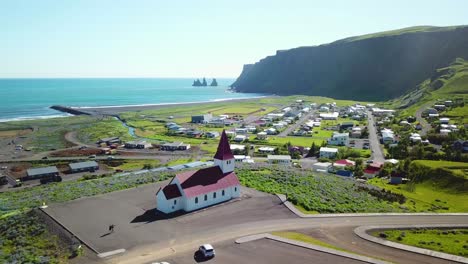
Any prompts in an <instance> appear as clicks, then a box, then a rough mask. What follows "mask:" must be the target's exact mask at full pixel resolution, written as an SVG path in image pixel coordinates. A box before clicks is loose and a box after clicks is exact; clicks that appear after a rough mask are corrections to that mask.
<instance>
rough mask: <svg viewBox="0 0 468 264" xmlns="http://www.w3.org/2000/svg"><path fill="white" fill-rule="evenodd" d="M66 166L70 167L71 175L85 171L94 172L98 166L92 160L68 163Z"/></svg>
mask: <svg viewBox="0 0 468 264" xmlns="http://www.w3.org/2000/svg"><path fill="white" fill-rule="evenodd" d="M68 166H69V167H70V172H71V173H77V172H85V171H89V172H95V171H97V170H99V164H98V163H97V162H96V161H94V160H90V161H85V162H76V163H70V164H68Z"/></svg>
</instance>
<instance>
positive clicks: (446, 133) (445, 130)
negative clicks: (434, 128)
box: [440, 129, 452, 136]
mask: <svg viewBox="0 0 468 264" xmlns="http://www.w3.org/2000/svg"><path fill="white" fill-rule="evenodd" d="M450 132H452V131H451V130H450V129H441V130H440V134H441V135H443V136H447V135H448V134H449V133H450Z"/></svg>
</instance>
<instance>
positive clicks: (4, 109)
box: [0, 78, 264, 122]
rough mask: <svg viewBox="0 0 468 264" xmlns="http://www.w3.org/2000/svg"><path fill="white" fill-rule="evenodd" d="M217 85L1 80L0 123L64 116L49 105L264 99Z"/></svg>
mask: <svg viewBox="0 0 468 264" xmlns="http://www.w3.org/2000/svg"><path fill="white" fill-rule="evenodd" d="M217 81H218V86H217V87H210V86H207V87H192V82H193V79H189V78H87V79H0V98H1V102H2V103H1V104H0V122H5V121H12V120H27V119H40V118H51V117H58V116H66V115H67V114H64V113H61V112H58V111H55V110H52V109H50V108H49V107H50V106H52V105H65V106H74V107H105V106H134V105H151V104H170V103H189V102H208V101H221V100H228V99H239V98H254V97H260V96H264V95H263V94H255V93H248V94H247V93H232V92H229V91H228V90H227V89H228V86H229V85H230V84H232V83H233V82H234V79H217ZM207 82H208V84H210V83H211V79H207Z"/></svg>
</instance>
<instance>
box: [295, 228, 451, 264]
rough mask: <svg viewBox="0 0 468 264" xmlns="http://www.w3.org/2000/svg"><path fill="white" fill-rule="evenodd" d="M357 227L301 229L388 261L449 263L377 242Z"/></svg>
mask: <svg viewBox="0 0 468 264" xmlns="http://www.w3.org/2000/svg"><path fill="white" fill-rule="evenodd" d="M354 228H355V227H351V226H343V227H333V228H329V227H323V228H316V229H310V230H299V232H300V233H304V234H306V235H310V236H312V237H315V238H317V239H320V240H322V241H324V242H326V243H329V244H332V245H335V246H337V247H340V248H343V249H346V250H349V251H352V252H355V253H357V254H362V255H366V256H369V257H373V258H383V259H385V260H387V261H390V262H394V263H400V264H413V263H418V264H435V263H440V264H446V263H447V264H448V263H452V262H450V261H447V260H443V259H437V258H433V257H430V256H425V255H421V254H417V253H413V252H408V251H405V250H399V249H395V248H391V247H387V246H383V245H380V244H376V243H373V242H370V241H367V240H365V239H362V238H360V237H359V236H357V235H356V234H355V233H354V232H353V231H354Z"/></svg>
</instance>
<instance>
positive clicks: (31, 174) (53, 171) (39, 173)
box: [25, 166, 59, 180]
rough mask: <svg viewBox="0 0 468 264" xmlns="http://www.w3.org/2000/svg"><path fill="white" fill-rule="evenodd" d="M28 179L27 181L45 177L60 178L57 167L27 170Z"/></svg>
mask: <svg viewBox="0 0 468 264" xmlns="http://www.w3.org/2000/svg"><path fill="white" fill-rule="evenodd" d="M26 175H27V176H26V178H25V180H30V179H38V178H45V177H57V176H59V172H58V170H57V167H55V166H49V167H43V168H34V169H27V170H26Z"/></svg>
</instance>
